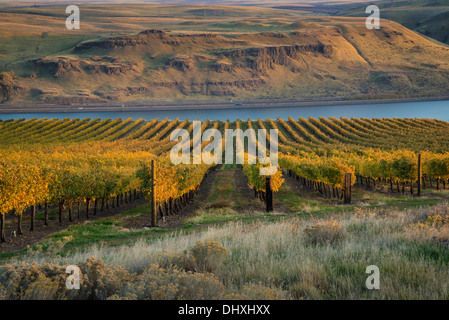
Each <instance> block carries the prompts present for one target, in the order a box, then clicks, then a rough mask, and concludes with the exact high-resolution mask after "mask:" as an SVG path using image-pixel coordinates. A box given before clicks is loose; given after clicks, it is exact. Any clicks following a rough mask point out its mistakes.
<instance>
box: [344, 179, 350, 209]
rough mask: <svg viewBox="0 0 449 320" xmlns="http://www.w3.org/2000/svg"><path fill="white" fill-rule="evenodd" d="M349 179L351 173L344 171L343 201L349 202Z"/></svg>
mask: <svg viewBox="0 0 449 320" xmlns="http://www.w3.org/2000/svg"><path fill="white" fill-rule="evenodd" d="M351 180H352V173H345V186H344V203H345V204H350V203H351Z"/></svg>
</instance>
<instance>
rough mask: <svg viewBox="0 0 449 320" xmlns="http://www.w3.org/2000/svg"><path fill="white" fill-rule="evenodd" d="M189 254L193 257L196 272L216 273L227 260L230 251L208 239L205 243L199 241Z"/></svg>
mask: <svg viewBox="0 0 449 320" xmlns="http://www.w3.org/2000/svg"><path fill="white" fill-rule="evenodd" d="M188 254H189V256H190V257H192V261H193V262H194V265H195V271H196V272H215V271H216V270H218V268H220V266H221V265H222V264H223V263H224V261H225V260H226V257H227V256H228V250H226V248H224V247H223V246H222V245H221V244H220V243H218V242H216V241H211V240H209V239H206V241H205V242H204V243H203V242H201V241H200V240H198V241H197V242H196V244H195V245H194V246H193V247H191V248H190V249H189V252H188Z"/></svg>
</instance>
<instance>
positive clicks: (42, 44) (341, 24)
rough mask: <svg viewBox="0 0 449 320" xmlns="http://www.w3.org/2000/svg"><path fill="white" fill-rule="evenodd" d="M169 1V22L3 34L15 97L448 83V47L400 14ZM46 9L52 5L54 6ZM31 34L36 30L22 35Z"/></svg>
mask: <svg viewBox="0 0 449 320" xmlns="http://www.w3.org/2000/svg"><path fill="white" fill-rule="evenodd" d="M119 7H120V6H118V7H115V8H113V9H111V10H112V11H111V12H110V13H107V14H104V16H105V17H106V16H110V15H111V14H112V12H116V13H117V10H118V9H119ZM158 8H159V9H158ZM170 8H171V10H172V12H174V11H176V12H177V13H176V15H177V17H179V18H178V19H177V20H176V21H173V20H170V19H162V18H161V21H165V24H164V23H161V24H160V26H163V27H164V28H160V29H158V28H152V29H147V30H143V31H142V30H140V31H133V32H132V33H131V32H124V28H123V26H120V27H118V26H115V27H116V28H118V29H117V30H116V31H115V32H111V33H109V34H105V33H104V32H99V31H98V28H99V25H100V24H104V23H105V22H104V21H100V19H99V18H98V19H97V20H98V21H97V22H94V20H95V19H94V17H95V15H94V14H93V13H92V12H91V13H90V16H89V15H88V17H87V18H86V20H88V22H86V23H87V24H88V26H87V27H86V29H84V30H83V31H82V32H81V33H80V34H77V35H76V36H73V37H69V36H67V35H65V34H48V33H46V32H44V31H42V32H43V33H42V35H41V36H40V38H41V39H40V40H37V46H36V48H35V47H34V45H35V44H36V42H34V43H33V42H32V41H28V42H27V43H29V44H34V45H28V48H27V49H24V50H23V52H24V53H23V55H18V54H17V53H16V52H14V48H15V47H14V46H13V45H12V44H11V42H8V41H11V39H15V42H14V43H18V41H17V37H13V38H12V36H11V35H10V36H9V37H5V38H3V39H6V42H5V43H6V44H7V45H6V46H5V47H4V48H5V49H4V50H3V51H2V52H0V54H3V57H1V56H0V63H3V66H6V67H7V69H8V70H9V71H14V72H15V74H16V76H17V78H16V83H15V88H16V94H15V96H14V99H13V100H12V101H9V102H8V103H23V102H27V101H28V102H29V101H33V102H43V103H62V104H68V103H72V104H77V103H92V102H112V101H138V100H153V99H157V100H161V99H162V100H165V99H169V100H173V99H191V100H193V99H197V100H202V99H209V100H210V99H231V98H238V99H259V98H309V97H315V98H316V97H346V98H350V99H357V98H362V99H363V98H396V97H415V96H429V95H442V94H447V87H449V80H448V79H449V78H448V75H449V49H448V48H445V47H442V46H440V45H438V44H435V43H432V42H430V41H428V40H426V39H425V38H423V37H421V36H419V35H417V34H416V33H414V32H412V31H410V30H408V29H406V28H405V27H403V26H401V25H400V24H398V23H395V22H391V21H387V20H385V21H383V24H382V29H381V30H367V29H366V27H365V19H364V18H346V17H323V16H320V17H316V16H315V17H314V16H310V15H307V14H304V13H302V12H294V13H291V11H288V10H275V9H267V8H260V9H257V10H256V11H254V10H248V9H243V8H242V10H241V11H239V9H236V7H232V8H226V9H223V7H220V6H217V7H208V8H206V9H205V8H204V7H201V9H200V7H198V8H196V9H195V8H194V7H193V9H192V7H190V8H186V7H182V6H172V7H170ZM128 9H129V12H131V13H127V11H123V14H124V15H133V17H132V18H130V19H129V21H133V22H136V21H139V24H137V22H136V24H134V25H132V27H131V29H132V30H135V29H137V28H140V27H141V26H140V25H141V24H142V23H143V22H142V21H145V19H146V18H144V17H140V18H139V17H137V16H136V12H135V11H132V10H135V9H136V8H135V7H130V8H128ZM131 9H132V10H131ZM33 10H37V11H39V10H42V9H39V8H38V9H33ZM46 10H47V11H46V14H47V15H48V14H49V12H50V11H52V10H55V9H52V8H50V9H46ZM92 10H94V11H93V12H97V11H95V10H97V9H95V8H92ZM114 10H115V11H114ZM148 10H153V12H157V11H158V10H162V9H161V7H157V6H150V7H148ZM207 10H209V11H207ZM220 10H224V11H220ZM245 10H246V11H245ZM37 11H36V12H37ZM97 13H98V12H97ZM204 13H205V14H206V17H204V16H202V14H204ZM11 14H12V15H16V14H18V13H11ZM34 14H39V15H42V14H43V13H34ZM53 14H55V12H53ZM196 14H198V16H195V15H196ZM192 15H193V16H192ZM208 15H213V16H212V17H210V18H208ZM250 15H252V18H249V16H250ZM242 16H246V17H247V18H248V19H247V20H242ZM11 19H12V18H11ZM51 19H53V18H51ZM58 19H59V18H58ZM104 19H105V21H107V20H108V19H106V18H104ZM89 21H92V23H91V24H90V22H89ZM29 23H31V22H29ZM109 24H110V22H109ZM106 25H108V24H106ZM45 28H46V26H45V25H43V26H41V29H40V31H41V30H45ZM103 28H105V26H103ZM119 30H120V31H119ZM204 30H205V31H204ZM38 34H39V35H40V33H38ZM27 37H28V38H27ZM31 37H34V38H33V39H36V36H32V35H26V36H23V39H24V40H25V39H30V38H31ZM19 49H20V48H19ZM33 50H34V53H33ZM4 69H5V67H4Z"/></svg>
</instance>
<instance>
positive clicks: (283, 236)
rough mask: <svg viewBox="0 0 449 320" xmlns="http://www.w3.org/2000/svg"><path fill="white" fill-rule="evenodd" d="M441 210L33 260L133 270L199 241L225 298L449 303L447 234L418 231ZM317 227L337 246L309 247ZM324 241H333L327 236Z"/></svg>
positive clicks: (234, 229) (210, 234) (234, 228)
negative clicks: (219, 251)
mask: <svg viewBox="0 0 449 320" xmlns="http://www.w3.org/2000/svg"><path fill="white" fill-rule="evenodd" d="M447 208H448V205H447V204H442V205H439V206H436V207H432V208H426V209H415V210H408V211H382V212H376V211H373V210H367V209H360V210H358V212H356V213H355V214H352V215H345V216H334V217H332V219H333V220H332V222H331V220H330V218H329V219H320V220H315V219H308V218H305V219H297V218H295V219H291V220H287V221H284V222H276V223H269V224H267V223H261V222H257V223H251V224H241V223H229V224H227V225H225V226H224V227H214V228H209V229H208V230H206V231H204V232H201V233H195V234H183V233H182V232H180V233H179V234H177V235H172V236H168V237H165V238H161V239H158V240H154V241H152V242H151V243H147V242H145V240H144V239H142V240H141V241H138V242H137V243H135V244H134V245H132V246H123V247H118V248H101V247H96V248H91V249H89V250H87V251H85V252H78V253H76V254H71V255H69V256H64V257H61V256H56V255H55V256H52V257H48V256H47V257H38V258H37V259H36V260H37V261H38V262H39V263H43V262H44V261H49V262H53V263H58V264H68V263H71V264H76V263H80V262H82V261H85V260H86V258H88V257H95V258H96V259H100V258H101V259H103V260H104V261H105V263H106V264H107V265H117V266H121V267H123V268H124V269H126V270H129V271H131V272H135V271H139V270H144V269H145V268H148V267H149V265H151V264H152V263H154V262H155V261H156V262H157V257H160V255H161V253H163V255H165V256H167V255H168V256H178V255H179V254H181V253H182V252H184V251H185V252H188V250H189V248H192V247H193V246H195V244H196V242H197V241H198V240H200V241H202V242H205V241H206V239H212V240H213V241H217V242H218V243H220V244H221V245H222V246H223V247H224V248H225V249H226V250H227V252H228V253H229V256H227V258H226V260H225V261H224V263H223V264H222V265H220V266H219V267H218V268H214V270H215V271H214V273H215V275H216V276H217V279H219V281H220V282H221V283H222V284H223V285H224V288H225V291H226V292H228V293H229V292H233V293H234V294H241V293H242V290H243V291H244V288H245V286H248V284H251V283H259V282H260V284H262V285H263V286H264V288H269V290H272V293H273V292H274V293H276V295H277V296H279V297H281V296H282V297H290V298H294V299H448V298H449V296H448V292H449V285H448V281H447V268H448V263H449V253H448V250H447V249H448V244H447V241H439V240H437V241H436V240H435V239H440V240H441V239H448V238H447V236H448V234H449V231H448V230H449V228H448V226H447V225H446V224H444V225H440V226H438V227H436V226H434V225H431V224H429V225H428V226H427V227H417V226H418V224H419V223H424V224H425V221H427V219H428V216H436V215H438V213H441V212H442V211H444V210H447ZM323 225H324V226H329V225H330V226H332V227H335V226H336V225H338V228H336V229H338V232H337V234H340V233H341V234H344V236H338V237H337V238H336V239H337V240H338V241H318V242H315V241H308V240H307V236H305V234H307V230H308V229H310V228H313V227H314V226H315V227H316V226H323ZM331 229H332V228H331ZM326 237H330V238H328V239H333V237H334V236H333V235H332V233H330V236H329V233H326ZM435 237H436V238H435ZM25 260H27V261H33V260H35V258H34V257H33V256H29V257H26V258H25ZM17 262H18V261H17ZM372 264H374V265H377V266H378V267H379V268H380V286H381V289H380V290H375V291H370V290H367V289H366V288H365V280H366V277H367V276H368V275H367V274H365V269H366V267H367V266H368V265H372ZM267 290H268V289H267ZM276 295H275V296H276Z"/></svg>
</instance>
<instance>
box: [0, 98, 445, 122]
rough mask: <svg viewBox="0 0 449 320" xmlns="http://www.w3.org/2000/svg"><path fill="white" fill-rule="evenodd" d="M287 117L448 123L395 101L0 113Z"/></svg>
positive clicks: (435, 109)
mask: <svg viewBox="0 0 449 320" xmlns="http://www.w3.org/2000/svg"><path fill="white" fill-rule="evenodd" d="M289 116H291V117H293V118H294V119H297V118H298V117H304V118H308V117H309V116H311V117H314V118H318V117H326V118H328V117H336V118H340V117H346V118H351V117H354V118H394V117H396V118H428V119H439V120H443V121H449V101H447V100H446V101H419V102H395V103H376V104H374V103H373V104H348V105H330V106H326V105H324V106H303V107H274V108H267V107H264V108H254V107H252V108H245V106H244V105H242V106H239V107H238V108H237V107H236V108H233V109H218V110H217V109H198V110H172V111H170V110H151V111H109V112H56V113H5V114H0V119H1V120H7V119H19V118H25V119H32V118H49V119H52V118H70V119H74V118H80V119H85V118H91V119H95V118H102V119H107V118H111V119H117V118H121V119H127V118H132V119H134V120H137V119H139V118H142V119H144V120H151V119H155V118H159V119H165V118H169V119H175V118H179V119H180V120H184V119H186V118H188V119H190V120H195V119H199V120H201V121H205V120H208V119H209V120H222V121H225V120H230V121H234V120H237V119H241V120H246V119H248V118H250V119H252V120H257V119H258V118H260V119H266V118H271V119H276V118H278V117H281V118H282V119H284V120H286V119H287V118H288V117H289Z"/></svg>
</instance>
